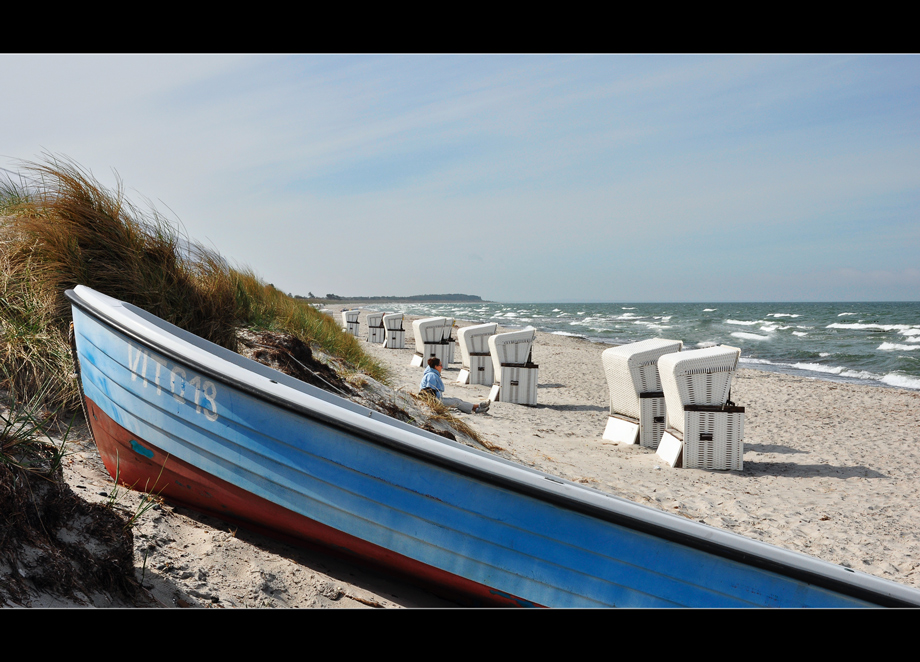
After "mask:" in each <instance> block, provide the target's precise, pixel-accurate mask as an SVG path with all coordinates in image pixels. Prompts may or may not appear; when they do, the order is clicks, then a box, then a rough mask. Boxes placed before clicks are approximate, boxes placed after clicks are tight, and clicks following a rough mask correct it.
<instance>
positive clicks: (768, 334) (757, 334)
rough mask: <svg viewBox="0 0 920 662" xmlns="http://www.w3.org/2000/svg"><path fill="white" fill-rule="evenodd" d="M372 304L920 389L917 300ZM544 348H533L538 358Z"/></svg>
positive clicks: (744, 364)
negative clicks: (725, 351)
mask: <svg viewBox="0 0 920 662" xmlns="http://www.w3.org/2000/svg"><path fill="white" fill-rule="evenodd" d="M366 308H369V309H372V310H378V311H384V310H385V311H389V312H402V313H405V314H408V315H418V316H423V317H451V318H454V319H459V320H467V321H470V322H476V323H485V322H498V323H499V324H501V325H502V326H504V327H509V328H516V327H520V328H523V327H526V326H533V327H535V328H536V329H537V330H539V331H545V332H547V333H555V334H559V335H566V336H576V337H579V338H585V339H588V340H592V341H595V342H598V343H605V344H610V345H621V344H624V343H632V342H637V341H639V340H646V339H648V338H669V339H674V340H683V341H684V348H685V349H693V348H697V347H709V346H712V345H717V344H723V345H732V346H734V347H740V348H741V363H742V367H746V368H755V369H758V370H767V371H771V372H782V373H787V374H791V375H799V376H804V377H813V378H817V379H826V380H830V381H837V382H849V383H854V384H869V385H874V386H881V387H895V388H906V389H915V390H920V302H893V303H879V302H872V303H564V304H563V303H493V302H488V303H448V304H386V305H370V306H366ZM538 352H539V350H538V349H537V348H535V351H534V360H535V361H536V360H537V358H538V355H539V354H538Z"/></svg>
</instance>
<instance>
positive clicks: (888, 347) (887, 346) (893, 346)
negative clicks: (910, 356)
mask: <svg viewBox="0 0 920 662" xmlns="http://www.w3.org/2000/svg"><path fill="white" fill-rule="evenodd" d="M878 349H881V350H883V351H886V352H890V351H909V350H911V349H920V345H899V344H897V343H893V342H883V343H882V344H881V345H879V346H878Z"/></svg>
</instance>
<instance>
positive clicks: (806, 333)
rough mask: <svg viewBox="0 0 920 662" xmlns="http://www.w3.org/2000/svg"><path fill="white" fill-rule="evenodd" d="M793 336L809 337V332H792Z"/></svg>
mask: <svg viewBox="0 0 920 662" xmlns="http://www.w3.org/2000/svg"><path fill="white" fill-rule="evenodd" d="M792 335H794V336H807V335H808V331H793V332H792Z"/></svg>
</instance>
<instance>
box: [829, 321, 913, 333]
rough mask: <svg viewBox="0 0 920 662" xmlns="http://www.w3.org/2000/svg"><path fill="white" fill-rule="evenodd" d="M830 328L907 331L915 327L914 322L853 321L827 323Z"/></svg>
mask: <svg viewBox="0 0 920 662" xmlns="http://www.w3.org/2000/svg"><path fill="white" fill-rule="evenodd" d="M827 328H828V329H875V330H877V331H906V330H908V329H912V328H915V327H914V325H913V324H874V323H873V324H862V323H860V322H853V323H852V324H841V323H839V322H834V323H833V324H828V325H827Z"/></svg>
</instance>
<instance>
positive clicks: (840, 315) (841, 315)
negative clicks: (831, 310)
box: [837, 313, 859, 317]
mask: <svg viewBox="0 0 920 662" xmlns="http://www.w3.org/2000/svg"><path fill="white" fill-rule="evenodd" d="M844 315H859V313H840V314H839V315H837V317H843V316H844Z"/></svg>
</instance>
